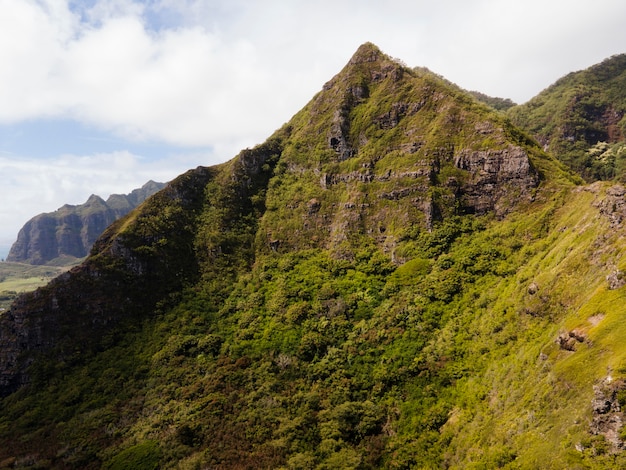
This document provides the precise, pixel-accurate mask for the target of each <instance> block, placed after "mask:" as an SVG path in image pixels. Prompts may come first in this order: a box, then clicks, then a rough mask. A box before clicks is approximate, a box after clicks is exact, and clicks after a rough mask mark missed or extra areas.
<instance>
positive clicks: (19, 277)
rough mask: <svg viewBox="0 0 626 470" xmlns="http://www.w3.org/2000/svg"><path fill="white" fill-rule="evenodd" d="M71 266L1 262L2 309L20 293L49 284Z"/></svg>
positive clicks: (0, 304) (0, 302)
mask: <svg viewBox="0 0 626 470" xmlns="http://www.w3.org/2000/svg"><path fill="white" fill-rule="evenodd" d="M68 269H69V267H65V268H63V267H56V266H33V265H30V264H22V263H10V262H8V261H3V262H1V263H0V309H7V308H9V306H10V305H11V303H12V302H13V300H15V298H16V297H17V295H18V294H20V293H22V292H29V291H32V290H35V289H37V288H38V287H41V286H44V285H46V284H48V283H49V282H50V281H51V280H52V279H53V278H55V277H56V276H58V275H59V274H61V273H63V272H65V271H67V270H68Z"/></svg>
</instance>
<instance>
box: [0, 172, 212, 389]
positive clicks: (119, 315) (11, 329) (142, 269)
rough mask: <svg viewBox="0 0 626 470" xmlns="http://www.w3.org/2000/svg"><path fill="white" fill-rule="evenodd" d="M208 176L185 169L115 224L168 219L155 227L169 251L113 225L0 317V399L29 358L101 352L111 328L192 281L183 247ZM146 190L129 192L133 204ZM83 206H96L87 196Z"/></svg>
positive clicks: (20, 377)
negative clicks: (172, 243)
mask: <svg viewBox="0 0 626 470" xmlns="http://www.w3.org/2000/svg"><path fill="white" fill-rule="evenodd" d="M209 178H210V171H209V170H208V169H205V168H198V169H196V170H193V171H189V172H188V173H186V174H184V175H181V176H180V177H179V178H177V179H176V180H175V181H173V182H172V183H170V184H169V185H168V186H167V187H166V188H165V189H163V190H162V191H161V192H160V193H158V194H156V195H155V197H154V198H152V199H151V200H150V201H147V202H146V205H145V206H144V208H143V211H142V214H141V216H140V217H138V218H133V219H131V220H130V221H127V220H126V219H124V218H122V219H118V222H119V223H126V224H128V225H130V226H137V225H141V224H150V225H152V226H153V227H154V228H156V227H157V222H156V220H161V217H160V216H161V211H165V212H171V213H172V214H174V213H176V214H177V215H178V216H177V217H174V216H172V217H170V218H168V220H167V222H166V223H165V224H164V225H163V226H161V229H160V232H161V234H160V236H161V237H169V239H170V240H173V239H175V238H178V239H181V240H187V242H181V245H180V246H178V245H177V250H176V251H175V252H174V250H172V249H171V247H168V246H166V245H165V244H162V245H161V246H160V247H159V250H158V251H156V250H153V251H150V252H146V251H145V250H143V251H142V250H138V249H137V246H136V243H137V241H136V240H135V239H132V238H128V237H127V238H125V237H123V236H118V230H119V226H118V225H117V224H113V225H111V226H109V227H108V229H106V230H105V231H104V233H103V234H101V236H100V238H99V239H98V241H97V243H96V247H95V248H94V250H95V251H96V252H97V254H98V255H97V256H95V257H92V258H89V259H88V260H87V261H86V262H84V263H83V264H81V265H80V266H77V267H75V268H73V269H72V270H70V271H69V272H67V273H65V274H63V275H61V276H59V277H58V278H56V279H54V280H53V281H52V282H51V283H50V284H49V285H48V286H46V287H43V288H40V289H38V290H37V291H35V292H32V293H27V294H23V295H22V296H21V297H19V298H18V299H17V300H16V301H15V303H14V304H13V306H12V307H11V309H10V310H9V311H8V312H6V313H4V314H3V315H1V316H0V396H4V395H7V394H8V393H10V392H12V391H14V390H16V389H17V388H19V387H20V386H22V385H23V384H25V383H27V382H28V381H29V377H30V376H29V375H28V374H27V373H26V370H27V369H28V367H29V366H30V365H31V364H32V363H33V361H34V359H35V357H36V356H37V354H39V353H42V352H45V353H47V354H54V355H55V356H56V357H57V358H58V360H59V361H66V360H67V361H71V360H72V359H71V358H72V357H73V358H74V359H76V358H77V356H82V355H89V354H90V353H92V352H93V351H95V350H98V349H99V348H101V347H102V345H101V343H100V342H101V340H102V338H103V336H104V335H105V334H106V333H107V332H110V331H111V329H112V328H114V327H115V326H118V325H119V324H120V323H124V322H126V324H127V325H132V324H133V322H135V321H137V319H138V318H141V315H142V314H143V313H145V312H146V310H147V309H149V308H150V307H151V306H153V305H154V302H156V301H157V300H159V299H161V298H163V297H164V296H166V295H167V293H168V292H171V291H172V290H176V289H178V288H180V286H181V285H182V284H183V283H185V282H188V281H189V279H193V278H194V277H195V276H196V275H197V263H195V262H194V260H193V259H192V258H191V256H190V255H191V254H190V253H188V252H186V251H185V247H187V250H189V249H190V247H191V246H192V244H191V243H190V242H189V240H188V239H189V238H190V237H191V236H192V233H191V230H192V227H193V223H192V222H191V221H192V220H193V217H194V215H195V211H196V210H197V208H198V206H199V204H201V203H202V197H203V189H204V186H205V185H206V182H207V180H208V179H209ZM157 186H161V185H160V184H152V183H151V184H150V187H152V188H153V189H154V188H156V187H157ZM148 192H150V191H147V192H144V193H140V194H137V193H135V194H137V197H136V199H135V201H134V202H137V201H140V200H143V199H144V198H145V196H146V194H147V193H148ZM90 201H91V203H92V204H99V203H100V201H102V200H101V199H100V198H98V197H97V196H92V197H91V198H90V199H89V201H88V203H89V202H90ZM181 247H182V249H180V248H181Z"/></svg>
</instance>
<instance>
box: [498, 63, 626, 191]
mask: <svg viewBox="0 0 626 470" xmlns="http://www.w3.org/2000/svg"><path fill="white" fill-rule="evenodd" d="M625 90H626V55H625V54H621V55H616V56H613V57H611V58H609V59H606V60H605V61H603V62H602V63H600V64H597V65H594V66H593V67H590V68H588V69H586V70H582V71H580V72H573V73H570V74H569V75H567V76H565V77H563V78H561V79H560V80H558V81H557V82H556V83H554V84H553V85H552V86H550V87H549V88H547V89H546V90H544V91H543V92H541V93H540V94H539V95H537V96H536V97H535V98H533V99H532V100H530V101H529V102H527V103H525V104H523V105H520V106H516V107H513V108H510V109H509V110H508V115H509V116H510V117H511V120H512V121H513V122H514V123H515V124H517V125H518V126H521V127H522V128H523V129H527V130H528V131H529V132H530V133H532V134H533V135H534V136H535V137H536V138H537V139H538V140H539V141H540V142H541V143H542V144H543V145H544V147H545V149H546V150H548V151H549V152H551V153H552V154H553V155H555V156H557V157H558V158H559V159H560V160H561V161H562V162H564V163H566V164H567V165H568V166H569V167H570V168H572V169H574V170H575V171H577V172H578V173H579V174H581V175H583V177H584V178H586V179H587V180H597V179H613V178H616V179H618V180H620V181H622V182H623V181H626V144H625V143H624V142H625V141H626V120H625V119H624V115H625V113H626V91H625Z"/></svg>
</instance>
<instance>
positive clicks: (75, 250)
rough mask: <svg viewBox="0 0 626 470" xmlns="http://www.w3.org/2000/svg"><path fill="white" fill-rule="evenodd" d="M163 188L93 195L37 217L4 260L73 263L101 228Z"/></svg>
mask: <svg viewBox="0 0 626 470" xmlns="http://www.w3.org/2000/svg"><path fill="white" fill-rule="evenodd" d="M164 186H165V184H164V183H156V182H154V181H148V182H147V183H146V184H144V185H143V186H142V187H141V188H139V189H135V190H133V191H132V192H131V193H130V194H112V195H111V196H109V198H108V199H107V200H106V201H105V200H103V199H102V198H101V197H100V196H96V195H95V194H94V195H91V196H90V197H89V199H87V201H86V202H85V203H84V204H80V205H69V204H66V205H64V206H63V207H61V208H59V209H58V210H56V211H54V212H49V213H44V214H39V215H37V216H35V217H33V218H32V219H30V220H29V221H28V222H26V224H25V225H24V227H22V229H21V230H20V231H19V233H18V236H17V241H16V242H15V243H14V244H13V246H12V247H11V250H10V251H9V254H8V256H7V261H12V262H20V263H27V264H35V265H43V264H48V265H59V266H60V265H68V264H73V263H76V262H77V260H79V259H80V258H84V257H85V256H87V255H88V254H89V250H90V249H91V247H92V245H93V244H94V242H95V241H96V240H97V238H98V237H99V236H100V235H101V234H102V232H103V231H104V229H105V228H107V227H108V226H109V225H110V224H111V223H112V222H113V221H115V220H117V219H119V218H120V217H122V216H123V215H126V214H127V213H128V212H130V211H131V210H132V209H134V208H135V207H137V206H138V205H139V204H141V203H142V202H143V201H145V200H146V198H148V197H150V196H151V195H153V194H154V193H156V192H157V191H159V190H160V189H162V188H163V187H164Z"/></svg>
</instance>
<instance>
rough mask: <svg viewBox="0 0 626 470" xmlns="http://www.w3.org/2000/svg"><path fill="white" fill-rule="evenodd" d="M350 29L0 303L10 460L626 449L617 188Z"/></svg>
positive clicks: (600, 461) (80, 462)
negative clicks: (288, 100)
mask: <svg viewBox="0 0 626 470" xmlns="http://www.w3.org/2000/svg"><path fill="white" fill-rule="evenodd" d="M579 181H580V178H578V177H577V176H574V175H573V174H571V173H570V172H569V170H568V169H566V167H565V166H564V165H562V164H561V163H559V161H558V160H556V159H555V158H553V157H552V156H550V155H549V154H547V153H545V152H544V151H543V150H542V148H541V147H540V146H539V145H538V144H537V143H536V142H535V141H534V140H532V139H531V138H530V137H529V136H528V135H526V134H525V133H524V132H522V131H520V130H519V129H518V128H516V127H514V126H513V125H512V124H511V123H510V122H509V121H508V120H507V119H506V118H505V117H504V116H503V115H502V114H499V113H497V112H496V111H494V110H493V109H491V108H489V107H488V106H487V105H485V104H481V103H479V102H478V101H477V100H476V99H474V98H473V97H472V96H470V95H469V94H467V93H464V92H462V91H461V90H459V89H458V88H456V87H453V86H450V85H449V84H447V83H446V82H445V80H442V79H441V78H439V77H437V76H436V75H434V74H428V73H425V72H423V71H421V72H418V71H415V70H411V69H409V68H407V67H405V66H404V65H402V64H400V63H398V62H397V61H394V60H392V59H390V58H389V57H388V56H386V55H385V54H383V53H382V52H381V51H380V50H378V48H376V46H374V45H372V44H364V45H363V46H361V47H360V48H359V49H358V51H357V52H356V53H355V55H354V56H353V57H352V58H351V59H350V61H349V62H348V64H347V65H346V66H345V68H344V69H343V70H342V71H341V72H340V73H339V74H337V75H336V76H335V77H333V78H332V79H331V80H330V81H329V82H328V83H326V84H325V85H324V86H323V89H322V90H321V91H320V92H319V93H318V94H317V95H316V96H315V97H313V99H312V100H311V101H310V102H309V103H308V104H307V105H306V106H305V107H304V108H303V109H302V110H301V111H300V112H299V113H297V114H296V115H295V116H294V117H293V118H292V119H291V120H290V121H289V122H288V123H286V124H285V125H284V126H283V127H282V128H280V129H279V130H277V131H276V132H275V133H274V134H273V135H272V136H271V137H270V138H269V139H268V140H267V141H266V142H264V143H262V144H260V145H258V146H257V147H255V148H253V149H246V150H244V151H242V152H241V153H240V154H239V155H238V156H237V157H235V158H234V159H232V160H231V161H229V162H226V163H224V164H221V165H218V166H214V167H209V168H205V167H199V168H197V169H195V170H190V171H189V172H187V173H185V174H183V175H181V176H180V177H179V178H177V179H176V180H174V181H172V182H171V183H170V184H168V186H167V187H166V188H165V189H163V190H162V191H160V192H158V193H157V194H155V195H154V196H153V197H151V198H149V199H148V200H147V201H146V202H145V203H144V204H143V205H142V206H141V207H140V208H138V209H137V210H135V211H133V212H131V213H130V214H128V215H127V216H125V217H123V218H121V219H119V220H118V221H116V222H115V223H113V224H112V225H111V226H110V227H109V228H108V229H107V230H106V231H105V232H104V234H103V235H102V237H101V238H100V239H99V240H98V241H97V242H96V243H95V245H94V246H93V248H92V252H91V255H90V256H89V257H88V258H87V260H86V261H85V262H84V263H83V264H81V265H80V266H77V267H75V268H73V269H72V270H71V271H70V272H69V273H66V274H64V275H63V276H61V277H59V278H57V279H55V280H54V281H53V282H51V283H50V284H49V285H47V286H46V287H43V288H41V289H39V290H37V291H36V292H34V293H31V294H26V295H23V296H21V297H20V298H19V299H18V300H17V301H16V302H15V303H14V304H13V305H12V307H11V308H10V310H9V311H7V312H5V313H4V314H2V315H0V396H2V398H1V399H0V468H3V467H4V468H108V469H123V468H135V469H137V468H145V469H148V468H189V469H191V468H215V469H232V468H242V469H243V468H285V469H332V468H337V469H350V468H353V469H367V468H372V469H373V468H398V469H400V468H455V469H466V468H477V469H478V468H511V469H512V468H559V469H560V468H570V469H576V468H580V469H584V468H619V467H620V466H624V465H626V454H624V452H623V447H624V439H625V438H626V430H625V429H623V421H624V416H623V414H622V411H621V410H622V406H625V405H626V346H624V342H623V338H624V337H625V335H626V322H624V321H623V319H624V315H625V313H626V312H625V308H626V307H624V306H625V305H626V303H625V302H624V300H625V297H626V290H625V288H624V287H623V286H624V283H625V280H626V278H624V275H623V271H624V270H626V258H625V253H624V251H625V247H624V244H623V238H622V237H623V234H624V230H625V228H624V223H625V222H624V220H625V218H626V204H625V202H624V195H625V194H626V189H625V188H624V187H622V186H620V185H613V184H609V183H604V182H597V183H595V184H593V185H590V186H580V185H577V182H579Z"/></svg>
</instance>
